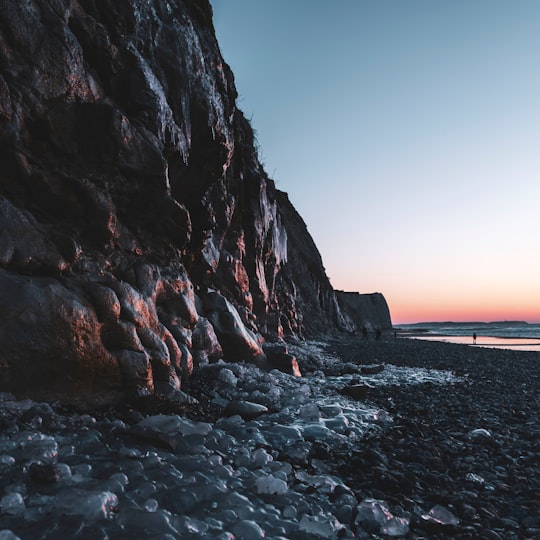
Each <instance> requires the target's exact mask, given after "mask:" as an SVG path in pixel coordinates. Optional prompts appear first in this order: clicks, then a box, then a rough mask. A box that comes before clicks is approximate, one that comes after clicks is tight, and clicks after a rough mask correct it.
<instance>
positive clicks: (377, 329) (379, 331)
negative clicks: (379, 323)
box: [375, 327, 381, 341]
mask: <svg viewBox="0 0 540 540" xmlns="http://www.w3.org/2000/svg"><path fill="white" fill-rule="evenodd" d="M380 339H381V329H380V328H379V327H377V328H376V330H375V340H376V341H380Z"/></svg>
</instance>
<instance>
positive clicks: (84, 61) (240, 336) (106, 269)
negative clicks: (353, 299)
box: [0, 0, 349, 404]
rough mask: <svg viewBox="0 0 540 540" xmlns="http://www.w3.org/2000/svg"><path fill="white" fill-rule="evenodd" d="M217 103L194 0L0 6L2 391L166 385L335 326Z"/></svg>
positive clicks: (317, 261)
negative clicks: (271, 343)
mask: <svg viewBox="0 0 540 540" xmlns="http://www.w3.org/2000/svg"><path fill="white" fill-rule="evenodd" d="M235 100H236V90H235V86H234V79H233V75H232V73H231V72H230V69H229V68H228V66H227V65H226V64H225V63H224V61H223V59H222V58H221V54H220V51H219V47H218V45H217V42H216V39H215V36H214V30H213V25H212V13H211V7H210V5H209V3H208V2H207V1H206V0H200V1H197V2H193V1H188V0H170V1H161V0H156V1H154V2H147V1H145V0H134V1H132V2H115V1H113V0H75V1H68V0H29V1H28V2H17V1H15V0H0V163H1V167H0V323H1V324H0V388H1V389H9V390H10V391H16V392H17V393H19V394H21V395H29V396H33V397H36V398H40V399H53V398H61V399H63V400H65V401H70V402H78V403H83V404H92V403H93V404H95V403H103V402H111V401H115V400H117V399H121V398H122V397H123V396H125V395H126V394H130V393H138V394H143V395H144V394H148V393H153V392H160V393H163V394H165V395H171V394H174V393H175V392H177V391H178V390H179V389H180V388H181V382H182V379H184V378H185V377H188V376H189V375H190V373H191V372H192V370H193V369H194V367H195V366H197V365H198V364H199V363H200V364H204V363H207V362H212V361H215V360H216V359H219V358H221V357H222V356H224V357H225V358H227V359H230V360H236V359H237V360H247V361H257V362H259V361H261V359H263V361H264V353H263V349H262V343H263V341H264V338H263V336H265V337H266V338H267V339H268V338H269V337H270V338H271V340H274V339H276V338H280V337H282V336H287V335H300V336H301V335H310V334H313V333H315V332H320V331H321V330H330V329H335V328H339V327H342V328H346V327H347V324H349V323H347V321H346V319H345V318H344V317H343V316H342V314H341V312H340V309H339V306H338V304H337V302H336V298H335V296H334V293H333V291H332V288H331V286H330V283H329V281H328V279H327V277H326V274H325V271H324V268H323V266H322V262H321V258H320V255H319V253H318V251H317V249H316V247H315V245H314V243H313V241H312V239H311V237H310V236H309V233H308V232H307V230H306V227H305V224H304V223H303V221H302V220H301V218H300V217H299V216H298V214H297V213H296V211H295V210H294V208H293V207H292V205H291V204H290V202H289V201H288V198H287V196H286V195H285V194H284V193H281V192H279V191H277V190H276V189H275V186H274V183H273V181H272V180H271V179H269V178H268V176H267V175H266V173H265V172H264V170H263V169H262V167H261V165H260V163H259V160H258V156H257V152H256V150H255V145H254V136H253V132H252V129H251V127H250V125H249V123H248V122H247V121H246V120H245V118H244V117H243V115H242V113H241V112H240V111H239V110H238V109H237V108H236V104H235ZM291 250H294V252H295V257H294V260H291V259H292V258H291V257H289V256H288V254H289V253H290V252H291ZM292 358H294V357H292ZM289 364H290V362H289Z"/></svg>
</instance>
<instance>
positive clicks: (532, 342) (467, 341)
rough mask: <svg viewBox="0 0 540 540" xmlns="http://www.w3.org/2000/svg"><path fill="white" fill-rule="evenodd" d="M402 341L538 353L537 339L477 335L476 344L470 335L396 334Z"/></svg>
mask: <svg viewBox="0 0 540 540" xmlns="http://www.w3.org/2000/svg"><path fill="white" fill-rule="evenodd" d="M398 336H399V337H400V338H402V339H416V340H420V341H436V342H439V343H452V344H459V345H469V346H471V347H484V348H493V349H507V350H516V351H535V352H539V351H540V339H539V338H522V337H513V336H490V335H477V338H476V343H473V338H472V336H470V335H450V334H437V333H433V334H432V333H430V334H427V333H398Z"/></svg>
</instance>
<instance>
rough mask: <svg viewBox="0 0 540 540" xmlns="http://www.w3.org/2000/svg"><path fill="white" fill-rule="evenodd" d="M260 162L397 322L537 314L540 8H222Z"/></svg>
mask: <svg viewBox="0 0 540 540" xmlns="http://www.w3.org/2000/svg"><path fill="white" fill-rule="evenodd" d="M212 5H213V9H214V25H215V27H216V32H217V36H218V40H219V43H220V47H221V50H222V53H223V56H224V59H225V61H226V62H227V63H229V65H230V66H231V68H232V70H233V72H234V74H235V78H236V86H237V90H238V93H239V96H240V97H239V100H238V105H239V107H240V108H241V109H242V110H243V111H244V113H245V115H246V116H247V117H248V118H250V119H251V123H252V125H253V127H254V128H255V130H256V132H257V139H258V141H259V144H260V147H261V159H262V161H263V163H264V165H265V168H266V170H267V172H268V174H269V175H270V176H271V177H272V178H274V180H275V181H276V184H277V186H278V188H279V189H282V190H283V191H286V192H288V193H289V196H290V198H291V200H292V202H293V204H294V205H295V206H296V208H297V209H298V211H299V212H300V214H301V215H302V217H303V218H304V220H305V221H306V223H307V226H308V229H309V231H310V232H311V234H312V236H313V237H314V239H315V242H316V243H317V246H318V247H319V250H320V252H321V255H322V257H323V261H324V264H325V267H326V270H327V273H328V275H329V277H330V279H331V281H332V284H333V285H334V287H335V288H339V289H346V290H357V291H360V292H375V291H379V292H382V293H383V294H384V295H385V297H386V299H387V301H388V303H389V306H390V311H391V313H392V319H393V321H394V323H399V322H414V321H418V320H449V319H453V320H471V319H475V320H478V319H479V320H498V319H525V320H529V321H533V320H537V321H540V211H539V206H540V152H539V150H540V2H538V1H537V0H519V1H516V2H510V1H499V0H338V1H336V2H328V1H327V0H325V1H322V0H266V1H263V0H212Z"/></svg>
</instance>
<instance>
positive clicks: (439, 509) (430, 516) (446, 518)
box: [422, 504, 459, 525]
mask: <svg viewBox="0 0 540 540" xmlns="http://www.w3.org/2000/svg"><path fill="white" fill-rule="evenodd" d="M422 519H425V520H426V521H431V522H433V523H439V524H440V525H459V519H458V518H457V517H456V516H455V515H454V514H452V512H450V510H448V508H446V507H444V506H441V505H440V504H436V505H435V506H434V507H433V508H432V509H431V510H430V511H429V512H428V513H427V514H423V515H422Z"/></svg>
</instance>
